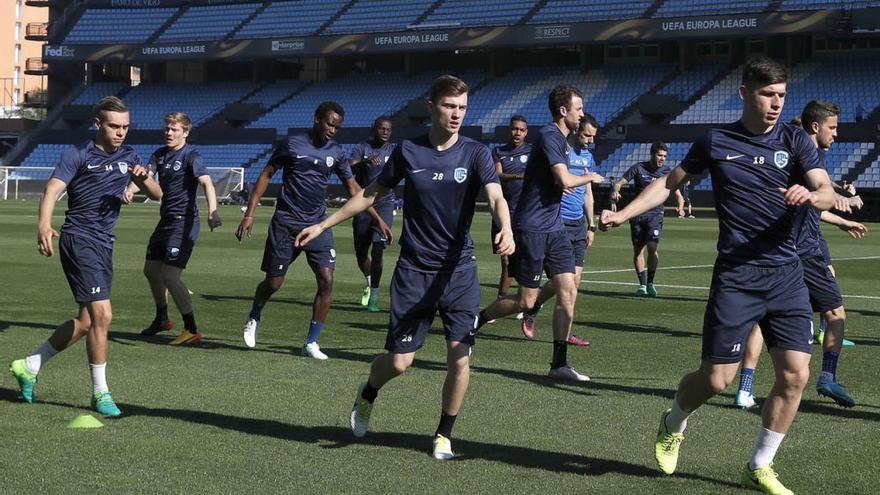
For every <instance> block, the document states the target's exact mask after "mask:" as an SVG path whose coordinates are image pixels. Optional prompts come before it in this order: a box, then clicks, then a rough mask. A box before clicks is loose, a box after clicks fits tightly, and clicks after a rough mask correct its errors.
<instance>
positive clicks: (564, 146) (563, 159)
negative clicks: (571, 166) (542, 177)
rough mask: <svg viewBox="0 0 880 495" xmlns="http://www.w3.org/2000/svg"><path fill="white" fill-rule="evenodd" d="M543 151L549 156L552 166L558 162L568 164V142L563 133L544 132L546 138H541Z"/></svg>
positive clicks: (548, 160)
mask: <svg viewBox="0 0 880 495" xmlns="http://www.w3.org/2000/svg"><path fill="white" fill-rule="evenodd" d="M541 151H542V152H543V153H544V155H545V156H546V157H547V163H548V164H549V166H550V167H551V168H552V167H553V166H554V165H556V164H557V163H564V164H566V165H568V143H566V142H565V138H564V137H563V136H562V134H561V133H556V132H553V133H547V134H544V139H541Z"/></svg>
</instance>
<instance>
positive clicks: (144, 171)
mask: <svg viewBox="0 0 880 495" xmlns="http://www.w3.org/2000/svg"><path fill="white" fill-rule="evenodd" d="M128 174H129V175H131V181H132V183H134V184H135V185H136V186H137V187H138V190H140V191H143V192H144V194H146V195H147V197H148V198H150V199H152V200H155V201H158V200H160V199H162V188H161V187H159V183H158V182H156V181H155V180H153V177H152V174H151V173H150V169H148V168H147V167H144V166H143V165H135V166H134V167H132V168H131V170H129V172H128ZM123 194H124V193H123Z"/></svg>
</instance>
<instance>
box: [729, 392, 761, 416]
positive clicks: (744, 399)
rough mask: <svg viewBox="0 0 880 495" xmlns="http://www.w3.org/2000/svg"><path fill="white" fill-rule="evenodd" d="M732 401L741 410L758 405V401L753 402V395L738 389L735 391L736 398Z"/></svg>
mask: <svg viewBox="0 0 880 495" xmlns="http://www.w3.org/2000/svg"><path fill="white" fill-rule="evenodd" d="M733 403H734V405H736V407H739V408H741V409H742V410H743V411H748V410H749V409H753V408H757V407H758V403H757V402H755V396H754V395H752V394H751V393H749V392H746V391H745V390H739V391H737V392H736V399H735V400H734V401H733Z"/></svg>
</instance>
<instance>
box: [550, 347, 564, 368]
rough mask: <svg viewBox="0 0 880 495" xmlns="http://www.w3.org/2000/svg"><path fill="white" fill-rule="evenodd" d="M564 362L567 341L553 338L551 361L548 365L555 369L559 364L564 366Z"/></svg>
mask: <svg viewBox="0 0 880 495" xmlns="http://www.w3.org/2000/svg"><path fill="white" fill-rule="evenodd" d="M566 364H568V341H567V340H554V341H553V362H551V363H550V367H551V368H553V369H556V368H559V367H560V366H565V365H566Z"/></svg>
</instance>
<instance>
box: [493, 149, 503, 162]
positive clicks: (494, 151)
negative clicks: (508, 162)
mask: <svg viewBox="0 0 880 495" xmlns="http://www.w3.org/2000/svg"><path fill="white" fill-rule="evenodd" d="M498 148H499V146H496V147H494V148H492V162H493V163H495V162H500V161H501V157H500V156H498Z"/></svg>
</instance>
